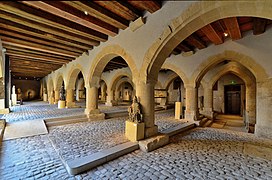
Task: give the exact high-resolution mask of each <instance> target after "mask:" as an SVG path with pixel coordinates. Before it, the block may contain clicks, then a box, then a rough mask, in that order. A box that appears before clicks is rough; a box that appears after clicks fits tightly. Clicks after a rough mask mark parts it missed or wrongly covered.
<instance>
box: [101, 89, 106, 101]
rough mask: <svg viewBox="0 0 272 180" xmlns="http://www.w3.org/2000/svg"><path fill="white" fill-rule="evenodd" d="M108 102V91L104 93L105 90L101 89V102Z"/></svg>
mask: <svg viewBox="0 0 272 180" xmlns="http://www.w3.org/2000/svg"><path fill="white" fill-rule="evenodd" d="M105 100H106V91H104V88H103V89H102V88H101V101H105Z"/></svg>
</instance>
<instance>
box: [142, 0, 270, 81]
mask: <svg viewBox="0 0 272 180" xmlns="http://www.w3.org/2000/svg"><path fill="white" fill-rule="evenodd" d="M271 11H272V1H258V2H255V1H237V2H235V3H233V2H232V1H201V2H196V3H193V4H192V5H191V6H190V7H189V8H187V10H185V11H183V12H182V14H181V15H180V16H179V17H177V18H175V19H173V20H172V22H171V23H170V25H169V26H168V27H167V28H166V29H165V30H164V31H163V33H162V34H161V35H160V37H159V38H158V39H157V40H156V41H155V42H154V43H153V45H152V46H151V47H150V48H149V49H148V51H147V52H146V54H145V57H144V61H143V64H142V67H141V69H140V80H141V81H143V82H147V81H148V80H153V79H156V78H157V76H158V72H159V70H160V68H161V66H162V65H163V63H164V61H165V60H166V58H167V57H168V55H169V54H170V53H171V52H172V51H173V49H174V48H175V47H176V46H177V45H178V44H179V43H180V42H182V41H183V40H184V39H185V38H187V37H188V36H189V35H191V34H192V32H195V31H197V30H198V29H200V28H202V27H204V26H205V25H207V24H209V23H212V22H214V21H216V20H219V19H222V18H227V17H234V16H253V17H261V18H266V19H272V13H271ZM252 68H253V67H252ZM249 69H250V68H249ZM258 79H259V78H258Z"/></svg>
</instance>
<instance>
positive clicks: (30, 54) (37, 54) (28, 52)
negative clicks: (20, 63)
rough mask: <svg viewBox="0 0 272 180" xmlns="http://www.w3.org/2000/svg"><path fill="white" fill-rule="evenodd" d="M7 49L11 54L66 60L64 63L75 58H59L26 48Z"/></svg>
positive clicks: (8, 47)
mask: <svg viewBox="0 0 272 180" xmlns="http://www.w3.org/2000/svg"><path fill="white" fill-rule="evenodd" d="M5 48H6V49H7V52H9V53H10V54H12V53H14V54H17V53H21V54H26V55H28V56H32V55H34V56H39V57H49V58H55V59H60V60H64V61H72V60H74V58H72V57H66V56H59V55H56V54H50V53H44V52H40V51H33V50H30V49H25V48H20V47H13V46H8V45H5Z"/></svg>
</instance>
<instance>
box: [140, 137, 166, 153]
mask: <svg viewBox="0 0 272 180" xmlns="http://www.w3.org/2000/svg"><path fill="white" fill-rule="evenodd" d="M168 143H169V136H168V135H166V134H159V135H157V136H153V137H150V138H148V139H145V140H142V141H139V146H140V149H141V150H142V151H144V152H150V151H153V150H155V149H158V148H159V147H162V146H164V145H166V144H168Z"/></svg>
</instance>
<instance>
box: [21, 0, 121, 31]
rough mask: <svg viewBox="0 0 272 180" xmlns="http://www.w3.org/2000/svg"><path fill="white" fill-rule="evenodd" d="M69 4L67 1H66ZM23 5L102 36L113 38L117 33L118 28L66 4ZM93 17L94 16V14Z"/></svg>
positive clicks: (30, 3)
mask: <svg viewBox="0 0 272 180" xmlns="http://www.w3.org/2000/svg"><path fill="white" fill-rule="evenodd" d="M67 2H69V1H67ZM23 3H25V4H27V5H31V6H33V7H35V8H38V9H41V10H43V11H46V12H48V13H51V14H54V15H56V16H59V17H61V18H64V19H67V20H69V21H72V22H74V23H77V24H80V25H82V26H85V27H87V28H90V29H93V30H96V31H98V32H101V33H103V34H107V35H110V36H115V35H117V33H118V28H116V27H114V26H112V25H110V24H108V23H105V22H104V21H101V20H100V19H97V18H96V17H95V16H91V15H90V14H92V13H90V14H87V15H86V14H84V11H83V10H85V9H84V8H82V10H79V9H77V8H74V7H72V6H70V5H67V3H63V2H60V1H54V2H52V1H46V2H42V1H23ZM94 15H95V14H94Z"/></svg>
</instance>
